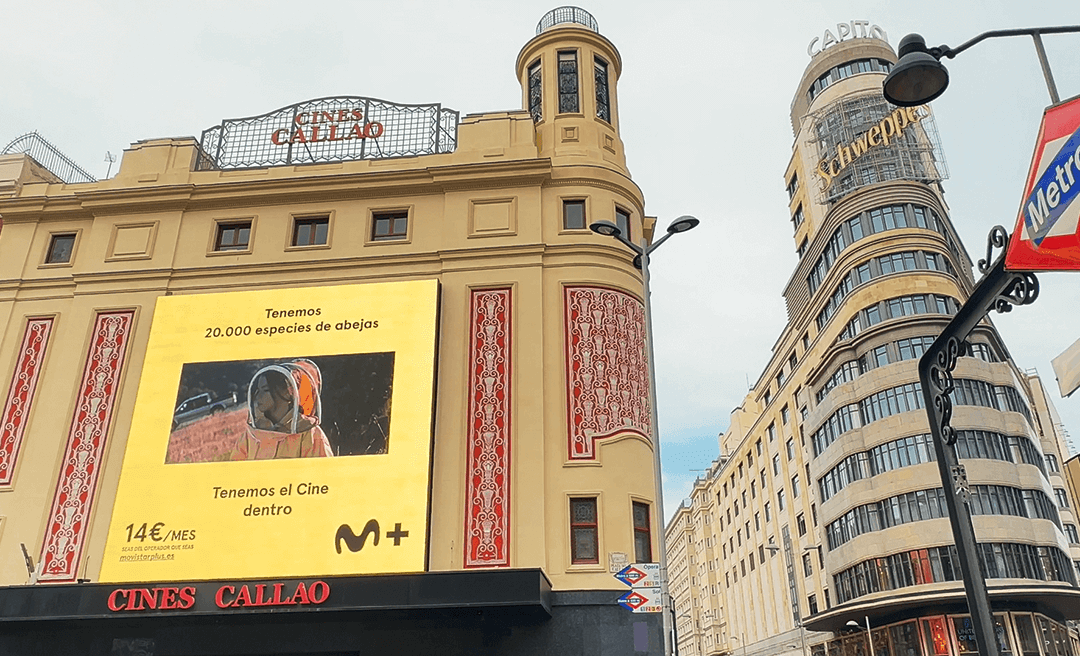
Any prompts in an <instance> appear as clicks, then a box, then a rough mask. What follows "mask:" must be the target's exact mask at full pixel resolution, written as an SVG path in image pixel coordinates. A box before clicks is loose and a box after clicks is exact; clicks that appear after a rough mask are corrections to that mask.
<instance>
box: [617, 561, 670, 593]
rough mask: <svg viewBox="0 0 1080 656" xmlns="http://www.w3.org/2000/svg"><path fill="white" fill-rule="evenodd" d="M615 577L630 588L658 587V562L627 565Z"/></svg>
mask: <svg viewBox="0 0 1080 656" xmlns="http://www.w3.org/2000/svg"><path fill="white" fill-rule="evenodd" d="M615 578H616V579H618V580H620V581H622V582H623V583H625V584H626V585H628V586H630V587H631V588H657V587H660V563H635V564H633V565H627V566H626V567H624V568H623V569H622V570H621V571H620V572H619V573H618V574H616V575H615Z"/></svg>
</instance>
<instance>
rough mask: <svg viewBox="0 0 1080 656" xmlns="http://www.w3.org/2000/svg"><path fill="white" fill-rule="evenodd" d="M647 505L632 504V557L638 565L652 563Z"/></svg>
mask: <svg viewBox="0 0 1080 656" xmlns="http://www.w3.org/2000/svg"><path fill="white" fill-rule="evenodd" d="M649 527H650V523H649V504H647V503H639V502H637V501H635V502H634V557H635V558H637V560H636V561H634V562H638V563H651V562H652V532H651V531H650V529H649Z"/></svg>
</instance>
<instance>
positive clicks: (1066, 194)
mask: <svg viewBox="0 0 1080 656" xmlns="http://www.w3.org/2000/svg"><path fill="white" fill-rule="evenodd" d="M1005 268H1006V269H1007V270H1009V271H1080V97H1078V98H1074V99H1072V100H1069V101H1066V102H1064V103H1059V104H1057V105H1054V106H1053V107H1049V108H1048V109H1047V110H1046V112H1045V113H1044V114H1043V120H1042V125H1041V126H1040V127H1039V138H1038V140H1037V141H1036V142H1035V154H1034V155H1033V156H1032V158H1031V170H1030V171H1029V172H1028V176H1027V184H1026V185H1025V187H1024V199H1023V201H1022V202H1021V205H1020V213H1019V216H1018V217H1017V220H1016V228H1015V229H1014V230H1013V233H1012V237H1011V238H1010V239H1009V248H1008V250H1007V251H1006V254H1005Z"/></svg>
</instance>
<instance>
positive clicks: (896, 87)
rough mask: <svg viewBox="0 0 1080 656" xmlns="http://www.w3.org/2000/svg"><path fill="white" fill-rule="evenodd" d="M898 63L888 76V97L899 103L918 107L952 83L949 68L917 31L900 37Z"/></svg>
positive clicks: (886, 90) (883, 90)
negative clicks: (928, 47)
mask: <svg viewBox="0 0 1080 656" xmlns="http://www.w3.org/2000/svg"><path fill="white" fill-rule="evenodd" d="M897 54H899V55H900V59H899V61H897V62H896V66H893V69H892V71H891V72H890V73H889V74H888V75H886V76H885V82H884V84H883V85H882V86H883V88H882V92H883V94H884V95H885V100H888V101H889V102H891V103H892V104H894V105H897V106H899V107H915V106H918V105H922V104H924V103H928V102H930V101H931V100H933V99H935V98H937V97H938V96H940V95H941V94H942V93H944V92H945V89H946V88H947V87H948V86H949V71H948V69H946V68H945V66H944V65H943V64H942V63H941V62H940V61H938V56H935V55H934V54H932V53H931V51H930V50H928V49H927V47H926V41H924V40H923V38H922V37H921V36H919V35H918V34H909V35H907V36H905V37H904V38H903V39H901V41H900V48H899V50H898V53H897Z"/></svg>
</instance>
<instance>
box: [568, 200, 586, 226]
mask: <svg viewBox="0 0 1080 656" xmlns="http://www.w3.org/2000/svg"><path fill="white" fill-rule="evenodd" d="M562 217H563V229H565V230H584V229H585V201H583V200H564V201H563V203H562Z"/></svg>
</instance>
